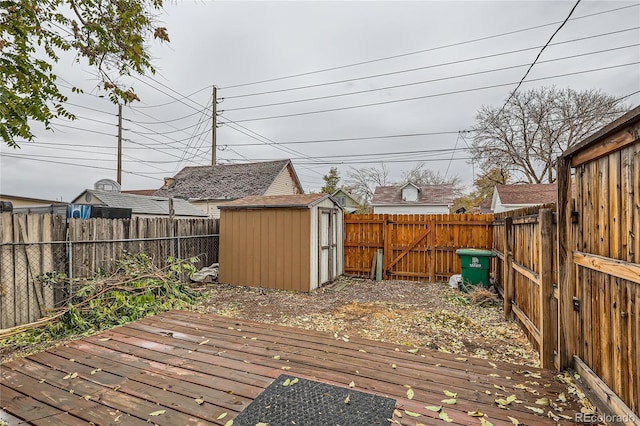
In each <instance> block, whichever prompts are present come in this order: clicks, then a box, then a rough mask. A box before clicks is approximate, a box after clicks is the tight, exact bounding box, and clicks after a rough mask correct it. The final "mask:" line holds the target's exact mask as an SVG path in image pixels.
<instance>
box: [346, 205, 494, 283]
mask: <svg viewBox="0 0 640 426" xmlns="http://www.w3.org/2000/svg"><path fill="white" fill-rule="evenodd" d="M492 220H493V215H459V214H451V215H443V214H437V215H388V214H364V215H359V214H358V215H345V220H344V223H345V241H344V250H345V273H346V274H350V275H355V276H361V277H369V276H371V271H372V266H373V259H374V256H375V254H376V252H378V250H382V251H383V259H384V260H383V262H384V265H383V275H384V278H385V279H405V280H430V281H433V280H442V279H449V277H450V276H451V275H453V274H459V273H460V271H461V265H460V260H459V259H458V256H457V255H456V250H457V249H459V248H470V247H471V248H485V249H491V247H492V239H493V233H492V230H491V227H492V225H491V222H492Z"/></svg>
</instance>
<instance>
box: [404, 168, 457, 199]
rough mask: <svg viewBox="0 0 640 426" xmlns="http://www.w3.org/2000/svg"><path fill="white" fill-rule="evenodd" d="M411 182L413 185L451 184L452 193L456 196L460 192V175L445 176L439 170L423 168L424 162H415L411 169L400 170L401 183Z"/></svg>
mask: <svg viewBox="0 0 640 426" xmlns="http://www.w3.org/2000/svg"><path fill="white" fill-rule="evenodd" d="M407 182H411V183H413V184H414V185H418V186H424V185H451V186H452V188H453V193H454V195H455V196H458V195H460V194H461V193H462V180H461V179H460V176H449V177H447V176H445V175H442V174H440V172H436V171H433V170H431V169H427V168H425V164H424V163H417V164H416V165H415V166H414V167H413V168H412V169H410V170H405V171H404V172H402V178H401V184H405V183H407Z"/></svg>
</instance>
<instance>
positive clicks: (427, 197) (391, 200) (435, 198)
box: [371, 185, 453, 206]
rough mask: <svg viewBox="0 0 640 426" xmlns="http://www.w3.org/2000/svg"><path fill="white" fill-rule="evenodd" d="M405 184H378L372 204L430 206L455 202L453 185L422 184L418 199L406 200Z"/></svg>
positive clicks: (419, 187) (419, 188)
mask: <svg viewBox="0 0 640 426" xmlns="http://www.w3.org/2000/svg"><path fill="white" fill-rule="evenodd" d="M405 186H406V185H403V186H378V187H376V190H375V193H374V194H373V199H372V200H371V205H373V206H382V205H398V204H407V205H428V206H448V205H450V204H452V203H453V186H452V185H422V186H416V185H414V186H416V188H418V200H417V201H404V200H403V199H402V188H404V187H405Z"/></svg>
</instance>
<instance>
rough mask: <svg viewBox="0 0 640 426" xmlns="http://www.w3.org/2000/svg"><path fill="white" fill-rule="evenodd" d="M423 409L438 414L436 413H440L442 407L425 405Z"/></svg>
mask: <svg viewBox="0 0 640 426" xmlns="http://www.w3.org/2000/svg"><path fill="white" fill-rule="evenodd" d="M424 408H426V409H427V410H429V411H433V412H435V413H438V412H440V410H442V405H427V406H426V407H424Z"/></svg>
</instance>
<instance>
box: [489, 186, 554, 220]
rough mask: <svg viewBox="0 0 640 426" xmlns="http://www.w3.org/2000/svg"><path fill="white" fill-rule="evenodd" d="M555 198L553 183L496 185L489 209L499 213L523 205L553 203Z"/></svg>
mask: <svg viewBox="0 0 640 426" xmlns="http://www.w3.org/2000/svg"><path fill="white" fill-rule="evenodd" d="M557 200H558V186H557V185H556V184H555V183H521V184H513V185H496V186H495V188H494V190H493V198H492V199H491V211H492V212H493V213H500V212H506V211H509V210H517V209H521V208H524V207H531V206H537V205H541V204H550V203H555V202H557Z"/></svg>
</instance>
